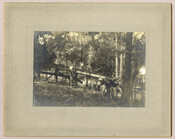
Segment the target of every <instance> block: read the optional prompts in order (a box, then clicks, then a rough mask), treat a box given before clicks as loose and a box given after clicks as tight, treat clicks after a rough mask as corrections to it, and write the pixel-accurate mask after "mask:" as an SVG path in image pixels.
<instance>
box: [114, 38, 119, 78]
mask: <svg viewBox="0 0 175 139" xmlns="http://www.w3.org/2000/svg"><path fill="white" fill-rule="evenodd" d="M117 43H118V40H117V36H116V50H117V48H118V44H117ZM118 58H119V57H118V53H117V52H116V54H115V77H118V76H119V72H118V65H119V64H118V63H119V62H118V61H119V60H118Z"/></svg>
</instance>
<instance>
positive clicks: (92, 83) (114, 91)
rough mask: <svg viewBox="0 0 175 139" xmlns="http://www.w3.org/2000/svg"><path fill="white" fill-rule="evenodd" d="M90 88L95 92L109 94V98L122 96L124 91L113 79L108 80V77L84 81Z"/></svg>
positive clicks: (103, 94)
mask: <svg viewBox="0 0 175 139" xmlns="http://www.w3.org/2000/svg"><path fill="white" fill-rule="evenodd" d="M83 84H84V86H86V87H87V88H88V89H89V90H92V91H93V92H99V93H100V94H101V95H102V96H107V97H108V98H114V97H115V98H116V97H117V98H121V96H122V94H123V92H122V87H121V85H120V84H118V83H114V81H112V80H107V79H106V78H101V77H100V78H98V80H95V79H89V80H88V82H87V83H86V81H84V82H83Z"/></svg>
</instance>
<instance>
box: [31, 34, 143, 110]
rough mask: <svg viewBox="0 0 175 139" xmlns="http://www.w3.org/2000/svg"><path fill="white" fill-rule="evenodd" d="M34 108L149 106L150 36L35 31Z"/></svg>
mask: <svg viewBox="0 0 175 139" xmlns="http://www.w3.org/2000/svg"><path fill="white" fill-rule="evenodd" d="M33 41H34V44H33V47H34V48H33V50H34V52H33V106H36V107H40V106H42V107H43V106H45V107H145V105H146V104H145V99H146V90H145V88H146V87H145V86H146V79H145V78H146V63H145V57H146V35H145V32H92V31H89V32H78V31H34V39H33Z"/></svg>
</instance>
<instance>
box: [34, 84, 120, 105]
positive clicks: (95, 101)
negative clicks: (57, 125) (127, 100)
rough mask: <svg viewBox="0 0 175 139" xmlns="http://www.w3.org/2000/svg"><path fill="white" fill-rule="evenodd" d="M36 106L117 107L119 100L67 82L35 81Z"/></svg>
mask: <svg viewBox="0 0 175 139" xmlns="http://www.w3.org/2000/svg"><path fill="white" fill-rule="evenodd" d="M34 106H60V107H72V106H78V107H117V106H119V105H118V101H117V100H114V99H109V98H107V97H105V96H102V95H101V94H100V93H99V92H97V91H93V90H88V89H87V88H82V87H71V86H69V85H67V84H65V83H61V82H59V83H48V82H35V83H34Z"/></svg>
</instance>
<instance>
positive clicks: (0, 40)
mask: <svg viewBox="0 0 175 139" xmlns="http://www.w3.org/2000/svg"><path fill="white" fill-rule="evenodd" d="M5 2H103V3H104V2H120V3H172V39H173V40H172V63H174V61H175V38H174V36H175V24H174V22H175V14H174V13H175V1H174V0H1V1H0V139H9V138H14V139H17V138H22V139H23V138H27V139H41V138H46V139H50V138H53V137H4V136H3V23H4V20H3V3H5ZM174 82H175V65H174V64H172V85H173V84H174ZM172 91H173V92H172V137H161V139H175V118H174V117H175V95H174V93H175V85H173V87H172ZM59 138H70V137H59ZM74 138H75V137H74ZM76 138H78V137H76ZM91 138H92V137H91ZM94 138H95V137H94ZM96 138H97V139H98V138H100V137H96ZM117 138H120V137H117ZM128 138H130V137H122V139H128ZM132 138H133V137H132ZM141 138H142V137H139V138H137V139H141ZM149 138H153V137H149ZM154 139H155V137H154Z"/></svg>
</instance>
